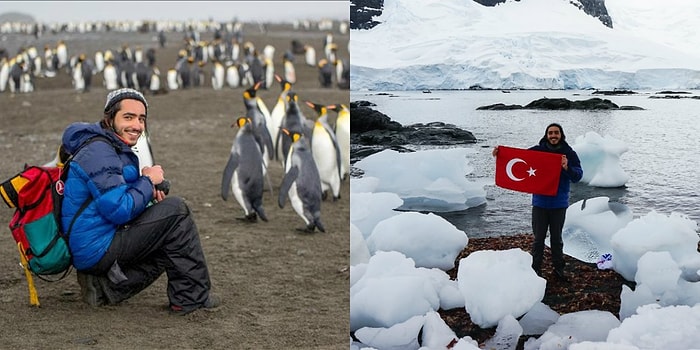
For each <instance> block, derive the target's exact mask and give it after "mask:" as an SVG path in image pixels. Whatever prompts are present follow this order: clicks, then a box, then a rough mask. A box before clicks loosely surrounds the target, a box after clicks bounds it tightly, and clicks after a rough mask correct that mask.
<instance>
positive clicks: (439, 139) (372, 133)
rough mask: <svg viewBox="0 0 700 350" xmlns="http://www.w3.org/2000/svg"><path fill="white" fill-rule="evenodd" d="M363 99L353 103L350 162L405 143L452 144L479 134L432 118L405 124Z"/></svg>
mask: <svg viewBox="0 0 700 350" xmlns="http://www.w3.org/2000/svg"><path fill="white" fill-rule="evenodd" d="M360 104H362V103H355V102H351V103H350V115H351V118H350V145H351V147H350V158H351V159H350V163H352V164H354V162H355V161H357V160H359V159H362V158H364V157H366V156H367V155H369V154H373V153H376V152H379V151H381V150H384V149H387V148H391V149H399V150H402V151H403V150H406V149H405V148H404V147H403V146H406V145H431V146H451V145H460V144H469V143H476V137H474V135H473V134H472V133H471V132H469V131H467V130H464V129H461V128H458V127H457V126H455V125H452V124H446V123H442V122H431V123H427V124H423V123H418V124H412V125H409V126H403V125H401V124H400V123H397V122H395V121H392V120H391V118H389V117H388V116H387V115H385V114H384V113H381V112H379V111H376V110H373V109H371V108H369V107H360V106H359V105H360Z"/></svg>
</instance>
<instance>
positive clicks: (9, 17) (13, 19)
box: [0, 12, 36, 24]
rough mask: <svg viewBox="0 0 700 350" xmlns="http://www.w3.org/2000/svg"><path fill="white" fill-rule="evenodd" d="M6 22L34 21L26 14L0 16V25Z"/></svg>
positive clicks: (17, 13) (10, 13)
mask: <svg viewBox="0 0 700 350" xmlns="http://www.w3.org/2000/svg"><path fill="white" fill-rule="evenodd" d="M6 22H20V23H34V22H36V20H34V17H32V16H30V15H28V14H26V13H19V12H5V13H3V14H0V24H2V23H6Z"/></svg>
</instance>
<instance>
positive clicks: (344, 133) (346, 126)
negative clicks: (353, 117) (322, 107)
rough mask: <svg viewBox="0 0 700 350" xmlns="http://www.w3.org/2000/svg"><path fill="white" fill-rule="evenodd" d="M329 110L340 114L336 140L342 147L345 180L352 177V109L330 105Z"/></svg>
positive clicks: (341, 105) (342, 171) (342, 170)
mask: <svg viewBox="0 0 700 350" xmlns="http://www.w3.org/2000/svg"><path fill="white" fill-rule="evenodd" d="M328 109H330V110H331V111H335V112H337V113H338V116H337V117H336V118H335V138H336V139H337V140H338V146H339V147H340V159H341V163H340V175H341V176H342V178H343V179H344V178H345V177H346V176H347V175H350V109H348V106H347V105H345V104H335V105H330V106H328Z"/></svg>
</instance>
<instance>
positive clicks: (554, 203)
mask: <svg viewBox="0 0 700 350" xmlns="http://www.w3.org/2000/svg"><path fill="white" fill-rule="evenodd" d="M530 149H531V150H535V151H543V152H550V153H559V154H565V155H566V159H567V160H568V166H569V170H564V168H561V175H560V176H559V188H558V189H557V194H556V195H554V196H545V195H541V194H533V195H532V206H534V207H539V208H545V209H560V208H568V207H569V187H570V185H569V184H570V182H574V183H575V182H579V181H580V180H581V178H582V177H583V169H582V168H581V161H580V160H579V159H578V155H577V154H576V152H575V151H574V150H573V149H572V148H571V146H569V144H568V143H566V141H561V147H559V148H558V149H551V148H549V147H547V139H546V138H542V139H541V140H540V143H539V144H538V145H537V146H533V147H530Z"/></svg>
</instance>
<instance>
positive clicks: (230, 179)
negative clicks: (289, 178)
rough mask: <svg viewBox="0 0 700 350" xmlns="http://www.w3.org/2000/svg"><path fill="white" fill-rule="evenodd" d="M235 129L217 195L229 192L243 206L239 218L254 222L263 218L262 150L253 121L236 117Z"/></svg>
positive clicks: (264, 219)
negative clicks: (241, 214)
mask: <svg viewBox="0 0 700 350" xmlns="http://www.w3.org/2000/svg"><path fill="white" fill-rule="evenodd" d="M235 125H237V126H238V128H239V129H238V132H237V133H236V137H235V139H234V141H233V146H232V147H231V155H230V156H229V159H228V162H227V163H226V168H224V174H223V177H222V179H221V198H223V199H224V200H228V195H229V193H233V196H234V197H235V198H236V201H237V202H238V204H240V206H241V207H242V208H243V213H244V215H245V217H243V218H239V220H245V221H248V222H255V221H257V217H258V216H259V217H260V219H262V220H263V221H267V215H265V210H264V209H263V206H262V203H263V189H264V183H265V182H264V176H263V153H262V152H261V150H260V146H259V145H258V142H257V141H256V138H255V133H254V130H253V128H254V125H253V121H252V120H251V119H250V118H247V117H240V118H238V119H237V120H236V124H235Z"/></svg>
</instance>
